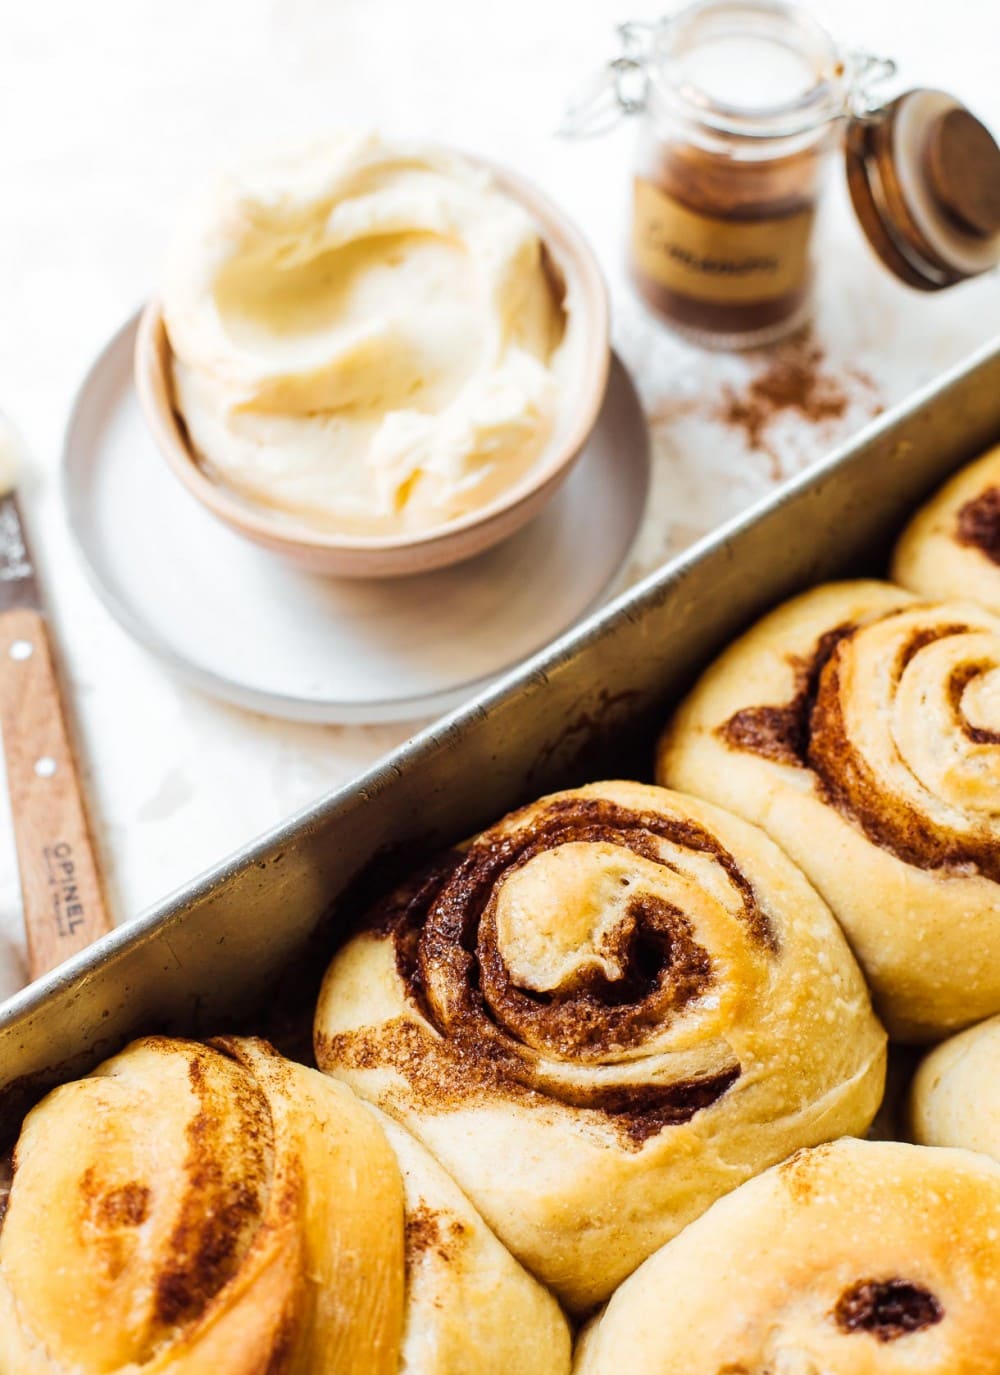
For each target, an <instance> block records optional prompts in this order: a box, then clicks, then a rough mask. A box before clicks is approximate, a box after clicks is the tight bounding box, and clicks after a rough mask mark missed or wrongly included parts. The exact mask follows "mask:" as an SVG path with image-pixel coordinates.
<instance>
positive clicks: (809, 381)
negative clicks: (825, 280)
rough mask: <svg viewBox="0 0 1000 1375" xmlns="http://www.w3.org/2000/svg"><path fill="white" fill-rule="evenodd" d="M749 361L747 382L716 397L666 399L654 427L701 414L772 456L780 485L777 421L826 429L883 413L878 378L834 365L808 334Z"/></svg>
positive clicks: (724, 387)
mask: <svg viewBox="0 0 1000 1375" xmlns="http://www.w3.org/2000/svg"><path fill="white" fill-rule="evenodd" d="M746 360H747V363H749V364H750V367H751V369H752V371H751V374H750V376H749V377H748V379H747V380H746V381H745V382H739V383H733V382H723V383H722V384H721V386H720V387H719V390H718V391H717V392H716V393H715V395H714V396H713V397H711V398H708V397H705V396H702V397H693V396H677V397H669V398H666V399H665V400H663V401H661V402H660V403H659V405H655V406H653V407H652V409H651V412H650V420H651V422H652V424H653V425H654V426H656V425H670V424H671V423H673V422H674V421H676V420H682V419H684V418H685V417H687V416H691V415H695V416H697V415H700V416H702V417H704V418H706V419H709V420H713V421H715V422H716V423H717V424H720V425H725V426H727V427H728V428H730V429H732V430H735V431H737V433H738V434H739V436H740V438H741V439H742V440H743V443H744V444H745V445H746V447H747V448H748V449H750V450H752V451H754V452H757V453H762V454H765V455H766V456H767V457H768V458H769V460H770V468H771V477H772V478H773V479H774V480H775V481H778V480H780V479H781V478H782V477H784V476H785V464H784V462H783V459H782V453H781V452H780V450H779V445H778V444H777V443H776V442H775V436H774V435H773V434H772V426H773V425H774V424H775V422H776V421H779V420H781V419H784V418H789V417H792V418H794V419H796V420H798V421H800V422H801V421H804V422H805V424H806V425H808V426H810V427H812V428H815V429H818V430H820V431H822V430H823V429H824V428H826V427H829V428H831V429H832V428H835V427H836V425H837V424H838V422H840V421H843V420H844V419H845V418H850V415H851V413H854V412H857V411H858V410H859V408H860V409H861V410H863V413H864V414H865V416H867V417H871V416H876V415H878V414H879V413H880V412H881V411H882V409H883V408H882V405H881V402H880V399H879V388H878V385H877V383H876V382H875V380H874V379H873V378H872V377H871V376H870V375H869V374H868V373H866V372H864V371H863V370H862V369H861V368H857V367H854V366H852V365H849V364H846V365H845V364H839V365H835V364H833V363H831V362H829V361H828V360H827V356H826V352H825V350H824V348H823V346H822V345H821V344H820V343H819V342H817V340H816V338H815V336H814V335H813V334H812V333H811V332H810V331H809V330H804V331H803V332H802V333H800V334H797V335H796V336H795V337H794V338H792V339H789V340H787V341H786V342H784V343H782V344H778V345H777V346H775V347H773V348H768V349H760V350H756V351H755V352H753V353H749V354H747V355H746Z"/></svg>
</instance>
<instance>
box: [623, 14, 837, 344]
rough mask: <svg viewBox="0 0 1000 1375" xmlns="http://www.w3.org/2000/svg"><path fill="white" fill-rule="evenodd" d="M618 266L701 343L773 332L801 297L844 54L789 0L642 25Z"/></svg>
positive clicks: (756, 340) (797, 320) (794, 314)
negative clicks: (626, 245) (625, 249)
mask: <svg viewBox="0 0 1000 1375" xmlns="http://www.w3.org/2000/svg"><path fill="white" fill-rule="evenodd" d="M645 73H646V79H647V87H646V93H645V99H644V113H643V120H642V128H641V131H640V146H639V154H638V161H637V168H636V176H635V183H634V201H633V214H632V234H631V268H632V274H633V277H634V280H635V282H636V285H637V286H638V288H639V290H640V291H641V293H642V295H643V296H644V297H645V298H646V300H647V301H648V302H649V304H650V305H652V306H653V307H654V309H655V310H657V311H658V312H659V313H660V314H662V315H663V316H664V317H665V318H666V319H667V320H669V321H670V323H671V324H673V325H674V326H675V327H676V328H678V329H680V330H681V331H682V332H684V333H686V334H688V335H690V336H692V337H693V338H695V339H696V340H697V341H698V342H700V343H705V344H714V345H716V346H719V347H748V346H750V345H757V344H763V343H767V342H769V341H770V340H773V339H776V338H779V337H780V336H781V335H783V334H785V333H788V332H789V331H791V330H793V329H795V328H796V327H797V326H798V325H800V324H801V323H802V322H803V320H804V319H805V317H806V315H807V313H808V310H809V296H810V288H811V280H812V268H811V262H810V245H811V240H812V230H813V224H814V221H815V217H816V209H817V204H818V201H819V196H820V190H821V185H822V181H823V172H824V168H825V163H826V153H827V150H828V148H829V146H830V143H831V130H832V125H833V121H834V119H835V117H836V115H837V114H838V113H839V112H840V110H841V109H842V107H843V98H844V97H843V85H844V66H843V64H842V63H841V62H840V60H839V58H838V55H837V50H836V48H835V46H834V44H833V42H832V40H831V39H830V38H828V36H827V35H826V34H825V32H824V31H823V30H822V29H821V28H820V27H819V26H818V25H817V24H815V23H814V22H813V21H812V20H811V19H810V18H809V17H808V16H807V15H805V14H804V13H803V12H802V11H800V10H799V9H797V8H796V7H793V6H790V5H785V4H781V3H765V2H764V0H747V2H746V3H742V4H736V3H731V2H730V0H702V3H700V4H696V5H693V6H691V7H690V8H688V9H685V10H683V11H681V12H680V13H679V14H678V15H676V16H675V17H674V18H672V19H669V20H664V21H662V22H661V23H660V24H659V25H657V26H656V27H655V29H653V30H652V31H651V36H650V51H649V52H648V54H647V56H646V58H645Z"/></svg>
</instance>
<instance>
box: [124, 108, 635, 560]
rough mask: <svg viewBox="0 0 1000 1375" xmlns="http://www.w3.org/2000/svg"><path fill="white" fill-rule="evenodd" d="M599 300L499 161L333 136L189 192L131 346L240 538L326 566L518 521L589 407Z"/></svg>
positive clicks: (162, 415) (478, 545) (484, 540)
mask: <svg viewBox="0 0 1000 1375" xmlns="http://www.w3.org/2000/svg"><path fill="white" fill-rule="evenodd" d="M609 357H610V346H609V325H608V305H607V297H606V292H605V288H604V283H603V279H602V276H601V272H600V269H599V267H598V266H597V263H596V261H595V259H594V256H593V253H592V252H591V250H590V248H589V247H588V245H587V243H586V241H585V240H584V239H583V237H582V236H581V235H580V234H579V232H578V231H577V230H576V228H575V227H574V226H573V224H572V223H571V222H570V221H569V220H568V219H567V218H566V216H565V215H564V214H563V213H562V212H561V211H559V210H558V209H557V208H556V207H555V206H554V205H553V204H552V203H551V202H550V201H549V200H548V198H547V197H545V196H544V195H543V194H542V193H541V192H540V191H538V190H537V189H536V188H535V187H533V186H531V185H530V184H529V183H528V182H526V181H524V180H522V179H521V178H520V177H519V176H517V175H515V174H513V173H511V172H509V171H507V170H505V169H502V168H499V167H495V166H493V165H491V164H487V163H485V162H482V161H480V160H479V159H476V158H472V157H470V156H467V155H465V154H459V153H456V152H454V151H452V150H449V149H444V148H438V147H428V146H425V145H417V144H412V145H411V144H402V143H390V142H387V141H386V140H384V139H383V138H381V137H379V136H378V135H376V134H372V133H356V134H354V133H351V134H343V135H340V136H337V137H335V138H330V139H327V140H324V141H322V142H318V143H315V144H313V145H311V146H309V147H308V148H304V149H298V150H296V151H289V152H284V153H281V154H277V155H274V156H272V157H270V158H268V159H266V160H261V161H259V162H257V163H256V164H254V165H252V166H248V167H246V168H244V169H243V170H241V171H240V172H239V173H235V174H230V175H226V176H224V177H222V178H221V179H219V181H218V182H217V183H216V184H215V185H214V187H213V188H212V189H211V191H210V192H209V193H208V194H207V195H205V196H203V197H202V198H201V199H199V200H198V201H197V202H196V203H195V204H194V205H192V207H191V208H190V210H189V212H188V214H187V216H186V217H185V219H184V221H183V222H182V224H181V225H180V227H179V228H178V231H177V233H176V236H175V239H174V242H173V244H172V247H171V250H170V253H169V255H168V260H167V265H166V270H165V273H164V278H163V283H162V288H161V291H160V293H159V296H158V297H157V298H156V299H155V300H153V301H152V302H151V303H150V304H149V306H148V307H147V308H146V310H145V312H144V314H143V317H142V321H141V324H140V328H139V334H138V337H137V342H136V381H137V386H138V391H139V396H140V401H141V403H142V407H143V411H144V414H145V417H146V420H147V422H148V424H149V426H150V429H151V431H152V433H153V436H154V438H155V439H156V441H157V443H158V445H159V447H160V449H161V451H162V452H163V454H164V456H165V457H166V459H167V461H168V462H169V463H170V465H171V467H172V468H173V470H174V472H175V473H176V474H177V475H178V477H180V479H181V480H182V481H183V482H184V484H185V485H186V486H187V487H188V489H189V490H190V491H191V492H192V493H193V494H194V495H195V496H196V497H197V498H198V499H199V500H200V501H201V502H202V503H203V504H204V505H205V506H206V507H207V508H208V509H209V510H210V511H212V512H213V513H214V514H215V515H216V516H217V517H219V518H220V519H221V520H223V521H225V522H226V523H227V524H228V525H230V526H231V527H232V528H233V529H235V530H237V531H239V532H240V533H241V534H243V535H245V536H246V537H248V538H249V539H252V540H254V541H256V542H257V543H259V544H261V545H264V546H266V547H268V548H270V549H273V550H275V551H277V552H279V553H281V554H284V555H286V556H288V557H290V558H292V559H294V560H296V561H297V562H299V563H301V564H304V565H306V566H307V567H310V568H313V569H315V570H319V571H322V572H326V573H330V574H334V575H338V576H345V577H381V576H392V575H398V574H406V573H415V572H422V571H426V570H429V569H432V568H439V567H442V566H444V565H446V564H449V563H455V562H457V561H459V560H460V559H463V558H467V557H469V556H470V555H472V554H475V553H478V552H479V551H480V550H482V549H485V548H486V547H488V546H489V545H491V544H494V543H497V542H498V541H499V540H502V539H504V538H506V537H507V536H508V535H510V534H512V533H513V532H514V531H515V530H516V529H518V528H519V527H520V526H521V525H523V524H524V523H525V522H526V521H528V520H529V519H530V518H531V517H532V516H533V515H535V514H536V512H537V511H538V510H539V509H540V508H541V506H542V505H543V504H544V502H545V501H547V500H548V499H549V497H551V496H552V495H553V494H554V492H555V491H556V489H557V488H558V486H559V485H560V483H561V482H562V481H563V480H564V479H565V477H566V476H567V474H568V473H569V471H570V469H571V467H572V465H573V462H574V460H575V459H576V457H577V456H578V455H579V453H580V451H581V449H582V448H583V446H584V444H585V443H586V440H587V438H588V436H589V434H590V432H591V430H592V428H593V426H594V424H595V422H596V419H597V416H598V413H599V410H600V406H601V402H602V399H603V396H604V390H605V386H606V382H607V373H608V364H609Z"/></svg>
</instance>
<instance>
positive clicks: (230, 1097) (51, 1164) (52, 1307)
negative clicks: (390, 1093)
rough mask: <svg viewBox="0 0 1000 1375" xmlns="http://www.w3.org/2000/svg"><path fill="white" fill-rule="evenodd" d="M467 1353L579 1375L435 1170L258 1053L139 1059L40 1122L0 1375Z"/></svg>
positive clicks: (278, 1061)
mask: <svg viewBox="0 0 1000 1375" xmlns="http://www.w3.org/2000/svg"><path fill="white" fill-rule="evenodd" d="M404 1219H405V1227H404ZM67 1273H72V1275H73V1277H74V1278H73V1284H72V1286H71V1287H67V1284H66V1280H65V1277H66V1274H67ZM467 1348H468V1349H472V1350H477V1349H481V1350H482V1353H483V1354H482V1357H481V1359H479V1358H477V1359H478V1365H477V1370H478V1371H480V1372H481V1375H507V1372H508V1371H510V1370H517V1371H518V1372H523V1375H566V1372H567V1370H568V1368H569V1359H570V1342H569V1333H568V1330H567V1326H566V1322H565V1319H564V1318H563V1316H562V1314H561V1313H560V1312H559V1310H558V1307H557V1305H556V1303H555V1301H554V1300H553V1299H552V1298H551V1297H550V1296H549V1295H548V1294H546V1293H545V1292H544V1291H543V1290H542V1289H541V1287H540V1286H539V1285H537V1284H536V1283H535V1282H534V1281H533V1280H532V1279H531V1278H530V1276H528V1275H527V1274H525V1272H524V1271H523V1270H521V1268H520V1267H519V1266H518V1265H517V1264H516V1262H515V1261H514V1260H513V1258H512V1257H511V1256H510V1255H509V1254H508V1253H507V1252H506V1251H505V1250H504V1249H503V1247H502V1246H501V1245H500V1243H499V1242H498V1241H497V1239H496V1238H495V1237H494V1236H492V1234H491V1233H490V1232H489V1230H488V1228H487V1227H486V1225H485V1224H484V1223H483V1221H482V1219H481V1218H480V1217H479V1216H478V1215H477V1214H476V1213H475V1211H474V1209H473V1208H472V1207H471V1206H470V1205H469V1203H468V1201H467V1200H466V1199H465V1198H464V1197H463V1196H462V1194H461V1192H460V1191H459V1190H458V1188H457V1187H456V1185H455V1184H454V1183H453V1182H452V1181H451V1180H449V1179H448V1178H447V1176H446V1175H445V1174H444V1172H443V1171H442V1170H441V1169H440V1168H439V1167H438V1166H436V1165H435V1164H434V1162H433V1161H431V1160H430V1159H429V1157H428V1156H427V1154H426V1152H424V1151H423V1149H422V1148H421V1147H420V1146H419V1145H418V1144H417V1143H416V1142H415V1141H413V1140H411V1139H410V1138H408V1137H407V1135H406V1133H405V1132H403V1131H402V1129H401V1128H400V1127H398V1126H397V1125H396V1124H395V1123H390V1122H387V1121H386V1120H385V1119H381V1118H379V1116H378V1115H377V1113H376V1112H375V1111H374V1110H373V1109H371V1108H368V1107H366V1106H365V1105H363V1104H362V1103H361V1102H360V1101H359V1100H358V1099H357V1098H355V1096H354V1095H353V1094H352V1093H351V1091H350V1089H348V1088H347V1086H346V1085H344V1084H339V1083H335V1082H334V1081H333V1080H331V1079H328V1078H326V1077H325V1076H323V1075H321V1074H319V1073H318V1072H317V1071H315V1070H311V1069H306V1068H305V1067H304V1066H302V1065H298V1064H294V1063H292V1062H290V1061H287V1060H284V1059H282V1057H281V1056H279V1055H278V1054H277V1053H276V1052H275V1051H274V1050H273V1049H271V1047H270V1046H268V1045H267V1044H266V1043H265V1042H263V1041H258V1040H253V1039H244V1038H233V1037H224V1038H221V1039H219V1040H216V1041H214V1042H212V1043H210V1044H209V1045H207V1046H206V1045H200V1044H198V1043H195V1042H191V1041H178V1040H168V1039H166V1038H147V1039H146V1040H144V1041H137V1042H135V1043H134V1044H133V1045H132V1046H130V1047H129V1048H128V1049H127V1050H125V1051H124V1052H123V1053H122V1054H121V1055H119V1056H116V1057H115V1058H114V1059H112V1060H110V1061H108V1062H107V1063H106V1064H104V1065H102V1066H100V1067H99V1068H98V1069H97V1070H96V1071H95V1072H94V1074H93V1075H92V1076H91V1077H90V1078H88V1079H84V1080H81V1081H78V1082H77V1083H75V1084H68V1085H65V1086H64V1087H63V1088H61V1089H58V1090H56V1092H55V1093H53V1094H51V1095H50V1096H49V1097H48V1098H47V1099H46V1100H44V1101H43V1102H42V1103H41V1104H40V1105H39V1107H38V1108H37V1109H36V1110H35V1111H34V1112H33V1113H32V1114H30V1115H29V1117H28V1119H27V1120H26V1122H25V1124H24V1129H23V1131H22V1134H21V1137H20V1140H19V1142H18V1147H17V1168H16V1172H15V1175H14V1182H13V1188H12V1194H11V1205H10V1210H9V1212H8V1214H7V1218H6V1222H5V1225H4V1227H3V1231H2V1233H0V1370H3V1371H4V1372H7V1371H11V1372H13V1371H17V1372H18V1375H115V1372H119V1375H139V1372H140V1371H141V1372H142V1375H167V1372H169V1375H187V1372H190V1375H196V1372H197V1375H202V1372H210V1373H211V1375H230V1373H231V1372H232V1373H233V1375H301V1373H302V1372H305V1371H308V1372H309V1375H399V1372H401V1371H406V1375H452V1372H454V1371H455V1370H456V1369H458V1368H461V1366H460V1364H459V1362H460V1361H461V1360H462V1359H464V1357H463V1356H461V1353H462V1352H463V1351H464V1350H466V1349H467Z"/></svg>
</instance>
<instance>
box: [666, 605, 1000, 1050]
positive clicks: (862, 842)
mask: <svg viewBox="0 0 1000 1375" xmlns="http://www.w3.org/2000/svg"><path fill="white" fill-rule="evenodd" d="M657 777H658V779H659V780H660V781H661V782H663V783H666V784H670V785H671V786H675V787H678V788H686V789H689V790H691V791H695V792H697V793H699V794H700V795H701V796H703V797H707V798H710V799H711V800H712V801H713V802H718V803H719V804H721V805H722V806H726V807H729V808H730V809H731V810H732V811H734V812H737V813H739V814H740V815H741V816H744V817H746V818H747V820H749V821H756V822H758V823H759V824H760V825H761V826H763V827H764V829H765V830H766V831H767V832H768V833H769V834H770V835H771V836H772V837H773V838H774V839H775V840H776V841H777V842H778V844H779V845H781V846H782V848H783V849H784V850H785V851H786V852H787V853H788V854H789V855H790V856H791V858H792V859H793V860H795V861H796V863H798V864H799V865H800V866H801V867H802V869H803V870H804V871H805V873H806V874H807V875H808V877H809V878H810V879H811V880H812V882H813V883H814V884H815V885H816V887H817V888H818V889H819V891H820V893H821V894H822V895H823V897H824V898H825V899H826V901H827V902H828V903H829V905H830V907H831V908H832V910H833V913H834V915H835V916H836V917H837V918H838V920H839V921H840V923H841V925H842V926H843V928H844V930H845V931H846V933H847V936H848V939H849V940H850V942H851V944H852V946H853V948H854V952H855V954H856V955H857V957H858V959H859V960H860V962H861V965H862V968H863V969H864V971H865V974H866V975H867V977H868V981H869V983H870V985H871V987H872V990H873V993H874V997H875V1006H876V1009H877V1011H878V1012H879V1014H880V1015H881V1017H882V1019H883V1021H884V1022H885V1023H886V1026H887V1027H888V1029H889V1032H890V1035H894V1036H896V1037H899V1038H900V1039H904V1040H914V1041H920V1040H928V1039H933V1038H936V1037H940V1036H941V1035H943V1034H944V1033H946V1032H948V1031H951V1030H954V1029H956V1028H959V1027H962V1026H964V1025H966V1024H968V1023H969V1022H973V1021H977V1020H979V1019H981V1018H983V1017H986V1016H988V1015H990V1014H991V1013H994V1012H998V1011H1000V620H998V619H997V618H995V617H994V616H992V615H991V614H990V613H989V612H987V611H985V610H983V609H982V608H979V607H976V606H973V605H971V604H962V603H957V602H951V603H934V604H928V603H926V602H921V601H918V600H917V598H916V597H914V596H912V595H911V594H910V593H908V592H905V591H903V590H901V589H900V588H897V587H893V586H891V585H890V584H888V583H878V582H855V583H838V584H833V585H830V586H826V587H820V588H816V589H815V590H814V591H812V592H808V593H806V594H805V595H804V596H802V597H799V598H797V599H796V600H794V601H792V602H789V603H787V604H786V605H785V606H782V607H781V608H779V609H778V610H777V611H775V612H773V613H772V614H771V615H769V616H767V617H765V619H764V620H763V621H761V622H760V623H759V624H758V625H757V626H755V627H754V628H753V629H752V630H751V631H750V632H749V633H748V634H746V635H744V636H743V638H742V639H740V640H738V641H737V643H736V644H734V645H733V646H732V647H731V648H730V649H729V650H728V651H727V652H726V653H725V654H723V655H722V657H721V658H720V659H719V660H718V661H717V662H716V663H715V664H714V665H713V666H712V667H711V668H709V669H708V671H707V672H706V673H705V674H704V676H703V677H702V679H701V681H700V682H699V683H698V684H697V686H696V687H695V689H694V691H693V692H692V693H691V695H690V696H689V697H688V699H687V701H686V702H685V703H684V704H683V705H682V706H681V708H680V710H679V711H678V712H677V714H676V716H675V717H674V720H673V721H672V722H671V724H670V726H669V727H668V729H667V732H666V734H665V735H664V737H663V739H662V741H661V744H660V750H659V760H658V768H657Z"/></svg>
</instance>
